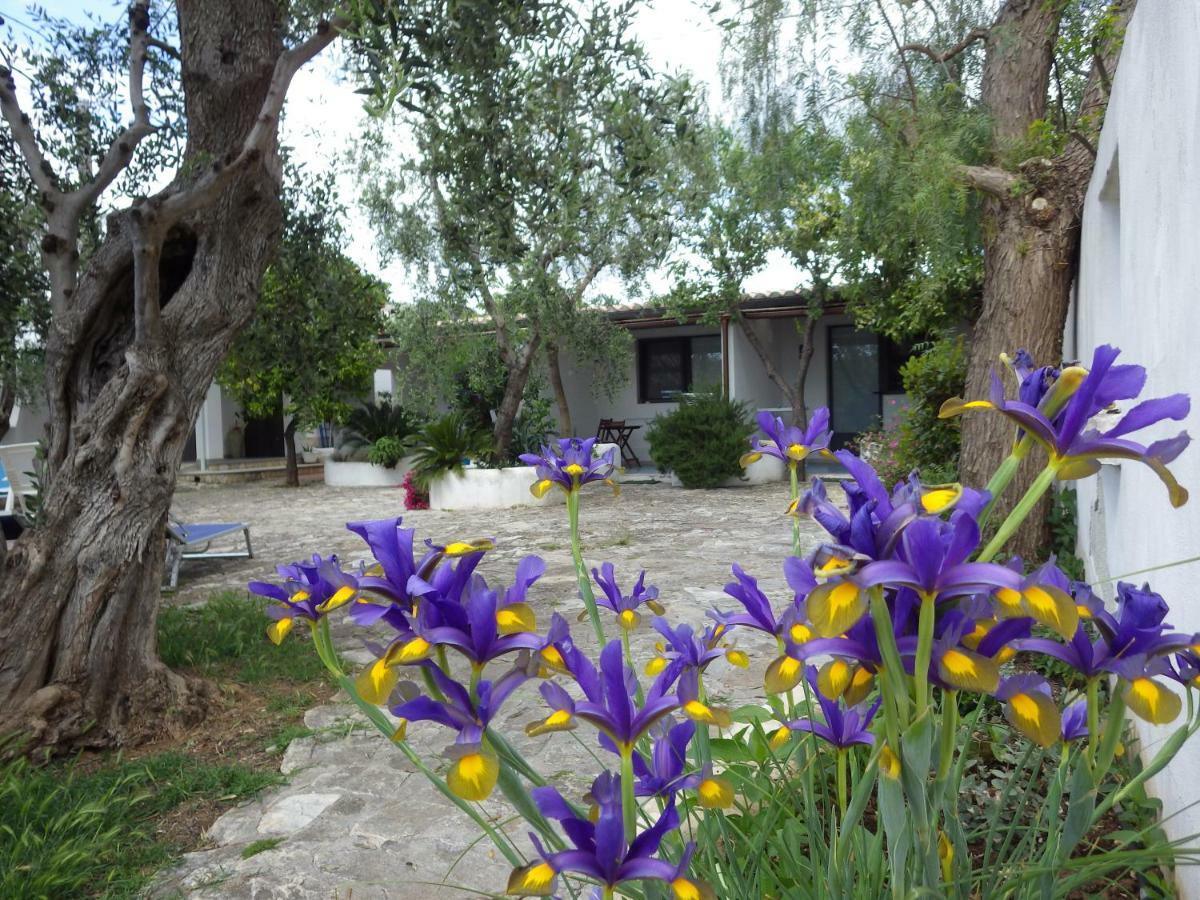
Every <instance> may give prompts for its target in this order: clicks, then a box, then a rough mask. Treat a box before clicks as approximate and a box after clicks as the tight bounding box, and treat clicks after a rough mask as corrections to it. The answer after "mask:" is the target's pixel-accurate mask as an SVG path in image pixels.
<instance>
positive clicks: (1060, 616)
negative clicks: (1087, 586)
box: [1022, 585, 1079, 641]
mask: <svg viewBox="0 0 1200 900" xmlns="http://www.w3.org/2000/svg"><path fill="white" fill-rule="evenodd" d="M1022 596H1023V598H1024V601H1025V609H1026V610H1027V611H1028V613H1029V615H1031V616H1033V618H1035V619H1036V620H1037V621H1039V622H1041V623H1042V624H1043V625H1045V626H1046V627H1048V628H1052V629H1054V631H1056V632H1057V633H1058V634H1059V635H1060V636H1061V637H1062V638H1063V640H1066V641H1069V640H1070V639H1071V638H1073V637H1074V636H1075V629H1077V628H1078V627H1079V610H1077V609H1076V608H1075V601H1074V600H1072V599H1071V598H1070V597H1069V596H1067V593H1066V592H1065V591H1063V590H1061V589H1059V588H1056V587H1052V586H1050V585H1046V586H1038V585H1034V586H1033V587H1029V588H1026V589H1025V591H1024V592H1023V595H1022Z"/></svg>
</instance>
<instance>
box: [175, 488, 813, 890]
mask: <svg viewBox="0 0 1200 900" xmlns="http://www.w3.org/2000/svg"><path fill="white" fill-rule="evenodd" d="M582 505H583V512H582V516H581V519H582V534H583V541H584V545H585V556H586V557H587V559H588V561H589V563H590V564H592V565H597V566H598V565H599V564H600V563H601V562H603V561H606V560H609V561H612V562H613V563H614V565H615V566H616V573H617V578H618V581H619V583H620V584H621V585H622V586H623V587H624V586H626V585H629V584H632V581H633V579H634V578H636V576H637V573H638V571H639V570H640V569H642V568H645V569H646V571H647V582H648V583H651V584H656V585H658V587H659V589H660V591H661V595H660V599H661V601H662V602H663V604H664V605H665V606H666V607H667V612H668V616H669V617H670V618H671V619H672V621H675V622H680V621H686V622H689V623H691V624H693V625H695V626H702V625H703V623H704V621H705V616H704V613H705V610H707V609H710V608H712V607H713V606H714V605H719V606H721V607H722V608H726V609H728V608H731V606H733V605H735V601H733V600H731V599H730V598H728V597H726V596H725V595H724V594H723V593H722V588H723V586H724V585H725V584H726V583H727V582H728V581H729V566H730V564H731V563H732V562H735V561H736V562H739V563H741V564H742V566H743V567H744V568H745V569H746V570H747V571H748V572H750V573H751V574H753V575H755V576H757V577H758V578H759V580H760V584H761V586H762V587H763V589H764V590H765V591H766V592H767V594H768V596H771V597H772V598H774V599H776V602H777V603H779V602H782V600H783V598H784V597H785V595H786V585H785V582H784V579H783V573H782V568H781V566H782V562H783V559H784V557H785V555H786V554H787V553H788V552H789V547H790V541H791V529H790V520H788V519H787V518H786V517H785V516H784V515H782V511H783V507H784V506H785V505H786V487H785V486H784V485H782V484H775V485H761V486H754V487H740V488H727V489H721V490H713V491H685V490H682V489H680V488H675V487H671V486H669V485H666V484H630V485H626V486H625V488H624V490H623V491H622V494H621V496H620V497H618V498H613V497H612V496H611V495H610V494H609V492H608V491H607V489H604V488H603V487H599V486H597V487H596V488H594V489H588V490H586V492H585V495H584V498H583V504H582ZM174 509H175V512H176V514H177V515H178V516H179V517H180V518H181V519H182V520H183V521H185V522H186V521H193V522H212V521H234V520H237V521H243V522H247V523H248V524H249V525H250V526H251V534H252V537H253V539H254V546H255V559H253V560H212V561H209V560H203V561H189V562H185V563H184V567H183V571H182V574H181V578H180V583H181V584H180V591H179V592H178V593H177V594H175V595H174V596H173V597H172V598H171V599H170V600H169V601H168V602H172V603H185V604H186V603H200V602H203V601H204V600H205V599H207V598H208V597H209V596H211V595H212V594H213V593H214V592H215V591H217V590H221V589H228V588H234V589H241V588H243V587H244V585H245V583H246V581H248V580H250V579H252V578H262V577H268V576H270V575H271V574H272V567H273V566H274V564H275V563H276V562H282V561H290V560H293V559H297V558H302V557H305V556H307V555H310V554H312V553H317V552H319V553H322V554H328V553H334V552H336V553H337V554H338V555H339V556H340V557H341V558H342V560H343V561H344V562H346V563H351V564H353V563H356V562H357V561H358V560H360V559H364V558H366V546H365V544H363V543H362V542H361V541H360V540H359V539H358V538H357V536H355V535H354V534H352V533H350V532H348V531H346V530H345V528H344V523H345V522H346V521H353V520H359V519H373V518H384V517H388V516H396V515H403V516H404V522H405V524H406V525H407V526H409V527H413V528H416V529H417V539H418V540H423V539H424V538H426V537H432V538H434V539H435V540H438V541H448V540H455V539H463V538H470V537H479V536H485V535H486V536H491V537H494V538H495V539H496V541H497V544H498V546H497V549H496V550H495V551H493V552H492V553H489V554H488V556H487V558H486V559H485V561H484V563H483V564H482V566H481V567H480V569H479V571H480V572H481V573H482V574H483V575H484V576H485V577H486V578H487V579H488V580H489V582H491V583H493V584H497V583H498V584H507V583H508V581H509V580H510V579H511V576H512V572H513V570H514V568H515V567H516V564H517V561H518V560H519V559H520V558H521V557H523V556H525V555H527V554H530V553H535V554H537V555H539V556H541V557H543V558H544V559H545V560H546V562H547V571H546V574H545V576H544V577H543V578H542V579H541V580H540V581H539V582H538V583H537V584H536V585H535V586H534V588H533V589H532V591H531V593H530V600H531V603H532V605H533V607H534V609H535V611H536V612H537V614H538V617H539V621H540V622H542V623H545V622H546V621H547V620H548V619H549V615H550V612H551V611H552V610H559V611H561V612H562V613H563V615H565V616H566V617H567V619H568V621H571V622H572V632H573V635H574V636H575V638H576V641H577V643H579V645H580V646H581V647H582V648H583V649H584V650H585V651H586V652H592V651H593V650H594V649H595V640H594V638H592V637H591V635H590V629H589V628H588V627H587V626H586V624H582V625H575V624H574V623H575V619H576V615H577V612H578V610H579V609H580V608H581V607H580V602H579V600H578V591H577V588H576V586H575V578H574V572H573V568H572V565H571V557H570V550H569V539H568V537H567V534H566V512H565V509H564V508H563V507H562V506H551V507H516V508H513V509H510V510H489V511H479V512H470V511H462V512H443V511H430V510H422V511H414V512H405V511H404V509H403V493H402V492H401V491H400V490H392V489H378V488H329V487H325V486H324V485H319V484H315V485H306V486H304V487H301V488H297V489H291V490H289V489H286V488H283V487H281V486H276V485H274V484H266V483H251V484H240V485H225V486H218V487H204V488H188V487H181V489H180V491H179V493H178V494H177V496H176V502H175V507H174ZM818 533H819V532H818V531H817V529H816V528H815V526H813V525H811V524H810V523H805V543H806V549H807V547H810V546H812V545H814V544H815V543H816V541H817V540H818V539H819V538H818ZM298 635H299V633H298V632H297V635H296V636H293V637H292V638H289V639H296V637H297V636H298ZM334 636H335V642H336V643H337V644H338V646H339V648H340V650H341V652H342V654H343V655H344V656H346V657H347V658H349V659H350V660H351V661H352V662H355V663H359V664H361V663H363V662H365V661H367V660H368V659H369V658H370V654H369V653H368V652H367V651H366V650H365V649H364V648H363V647H362V645H361V634H360V633H359V632H356V631H354V630H352V629H349V628H346V627H344V626H340V625H339V626H335V630H334ZM656 637H657V635H656V633H655V632H653V631H652V630H651V629H650V628H649V627H648V625H644V626H643V627H642V628H641V629H639V631H638V632H635V634H634V639H633V650H634V654H635V656H637V657H639V658H644V659H649V658H650V656H651V655H652V653H653V649H652V645H653V643H654V641H655V639H656ZM738 646H739V648H740V649H744V650H746V651H747V652H749V653H750V654H751V656H752V658H753V659H754V660H755V664H754V665H752V666H751V668H750V669H749V670H748V671H743V670H738V669H734V668H732V667H730V666H728V665H726V664H724V663H723V662H718V663H717V664H714V666H713V667H712V668H711V669H710V670H709V673H710V674H709V675H708V676H707V677H706V685H707V687H708V690H709V692H710V695H712V696H713V697H715V698H716V699H717V700H719V701H721V702H726V703H730V704H733V705H738V704H741V703H746V702H750V701H752V700H754V699H756V698H758V697H761V694H762V685H761V673H762V666H763V665H764V664H765V657H767V656H769V654H770V653H771V652H772V651H773V642H771V641H768V640H766V639H764V638H763V637H762V636H759V635H754V634H746V635H741V636H739V637H738ZM340 699H341V701H342V702H339V699H338V698H333V699H332V700H331V701H330V702H329V703H327V704H325V705H322V706H318V707H316V708H314V709H312V710H309V711H308V713H307V714H306V715H305V719H304V721H305V724H306V725H307V726H308V727H309V728H311V729H313V730H314V732H315V733H314V734H312V735H310V736H307V737H303V738H299V739H297V740H295V741H293V743H292V744H291V745H290V746H289V747H288V749H287V752H286V753H285V755H284V757H283V762H282V764H281V769H282V771H283V773H284V774H285V775H287V776H288V782H287V784H286V785H284V786H281V787H279V788H277V789H274V790H272V791H270V792H268V793H266V794H264V795H263V796H261V797H260V798H259V799H257V800H255V801H253V802H250V803H247V804H245V805H243V806H240V807H237V808H235V809H232V810H230V811H229V812H227V813H225V814H224V815H223V816H222V817H221V818H220V819H218V820H217V821H216V822H215V823H214V824H213V826H212V827H211V828H210V829H209V831H208V833H207V844H208V846H207V847H206V848H205V849H202V850H199V851H197V852H193V853H189V854H187V856H186V857H185V858H184V860H183V861H182V862H181V864H180V865H179V866H178V867H176V868H175V869H173V870H171V871H168V872H166V873H163V875H162V876H160V878H159V879H158V881H157V882H156V884H155V886H154V888H153V890H152V894H153V896H156V897H177V896H186V897H194V898H226V897H232V898H310V897H311V898H338V900H368V898H388V900H441V898H461V897H467V896H471V895H475V896H478V892H484V893H485V894H487V893H491V892H499V891H502V890H503V887H504V883H505V880H506V878H507V873H508V869H509V867H508V865H507V863H505V861H504V860H503V858H502V857H500V856H499V854H498V853H497V852H496V851H495V850H494V849H493V848H492V847H491V845H490V844H488V843H487V842H485V841H479V840H477V838H478V835H477V834H476V832H475V829H474V826H473V824H472V823H471V822H470V821H469V820H468V819H467V818H466V816H464V815H463V814H462V813H461V812H459V811H458V810H457V809H455V808H454V807H453V806H452V805H451V804H450V803H448V802H447V801H446V800H445V799H444V798H443V797H441V795H440V794H438V793H437V792H436V791H435V789H434V788H433V787H432V786H431V785H430V784H429V783H428V782H427V781H426V780H425V779H424V777H423V776H422V775H421V774H420V773H419V772H417V771H416V770H415V769H414V767H413V766H412V765H411V764H410V763H409V762H408V761H407V760H406V759H405V757H404V756H403V755H402V754H401V753H400V752H399V751H398V750H397V749H396V748H395V747H394V746H392V745H390V744H389V742H388V741H387V740H386V739H384V738H383V737H382V736H381V735H379V734H378V732H376V731H375V730H374V729H373V728H371V727H370V726H368V725H367V724H366V721H365V719H363V718H362V717H361V716H360V715H358V713H357V711H356V710H355V709H354V707H353V706H352V705H350V704H349V703H348V702H344V701H345V698H344V697H342V698H340ZM544 714H545V713H544V705H543V703H542V700H541V697H540V695H539V694H538V693H537V691H536V689H535V688H534V686H532V685H527V686H525V687H523V688H522V689H520V690H519V691H518V692H517V694H515V695H514V696H513V697H512V698H511V699H510V700H509V701H508V703H507V704H506V705H505V707H504V711H503V714H502V716H501V718H500V721H499V728H500V729H501V730H502V731H503V733H504V734H506V735H507V736H509V737H510V739H511V740H512V742H513V743H514V744H515V745H516V746H517V747H518V749H520V750H521V751H522V752H524V753H525V754H526V756H527V758H528V759H529V760H530V761H531V763H532V764H533V765H534V766H535V767H536V768H537V769H538V770H539V771H540V772H541V773H542V774H543V775H544V776H546V777H547V778H548V779H549V780H550V781H551V782H552V783H554V784H556V785H557V786H559V788H560V789H561V790H563V791H564V793H567V794H576V795H579V794H582V793H583V791H584V790H585V789H586V788H587V786H588V785H589V784H590V782H591V779H592V778H593V777H594V775H595V774H596V773H597V772H598V771H599V768H600V765H599V763H598V762H597V761H596V759H594V758H593V753H600V752H601V751H599V750H598V749H596V746H595V743H594V736H593V735H591V734H589V733H587V732H586V731H585V730H583V729H581V730H580V731H579V732H578V733H577V734H578V737H579V738H580V740H576V739H575V738H574V737H573V736H572V735H571V734H556V735H547V736H543V737H539V738H528V737H526V736H525V734H524V731H523V726H524V724H525V723H527V722H530V721H532V720H534V719H536V718H539V717H540V716H542V715H544ZM409 737H410V740H411V741H412V743H413V745H414V746H415V747H416V748H417V749H418V750H420V751H421V752H422V755H423V758H424V759H426V760H429V761H430V762H432V763H434V764H435V765H437V766H438V767H441V768H444V761H443V758H442V757H441V755H440V754H441V751H442V750H443V749H444V748H445V746H446V745H448V744H449V743H451V740H452V736H451V735H450V733H449V732H447V731H446V730H445V729H442V728H440V727H439V726H436V725H432V724H428V723H417V724H414V725H412V726H410V728H409ZM606 762H608V763H610V764H611V761H606ZM482 808H483V810H484V812H485V813H486V814H487V815H488V816H489V817H492V818H493V819H494V821H496V822H497V823H500V824H503V825H504V827H505V828H506V829H507V830H509V831H510V832H511V833H513V834H514V835H515V837H516V839H517V841H518V843H523V842H524V838H523V836H522V835H523V831H524V829H522V828H521V827H520V823H519V822H513V821H512V820H511V816H512V813H511V809H510V808H509V807H508V806H507V804H506V803H505V802H504V801H503V799H500V798H499V793H498V792H497V795H496V797H494V798H493V799H490V800H488V801H485V802H484V803H483V804H482ZM264 847H266V848H267V849H261V852H257V853H252V855H249V856H247V858H243V854H244V853H249V852H250V851H254V850H260V848H264ZM247 848H249V850H248V849H247Z"/></svg>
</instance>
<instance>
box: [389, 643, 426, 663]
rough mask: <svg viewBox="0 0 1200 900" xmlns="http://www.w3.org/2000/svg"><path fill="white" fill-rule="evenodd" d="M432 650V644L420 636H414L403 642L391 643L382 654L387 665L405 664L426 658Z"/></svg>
mask: <svg viewBox="0 0 1200 900" xmlns="http://www.w3.org/2000/svg"><path fill="white" fill-rule="evenodd" d="M432 652H433V645H432V644H431V643H429V641H427V640H425V638H422V637H414V638H412V639H411V640H408V641H406V642H404V643H403V644H393V645H392V646H390V647H388V651H387V653H385V654H384V657H383V658H384V660H385V662H386V664H387V665H389V666H407V665H411V664H412V663H417V662H420V661H421V660H423V659H428V658H429V654H430V653H432Z"/></svg>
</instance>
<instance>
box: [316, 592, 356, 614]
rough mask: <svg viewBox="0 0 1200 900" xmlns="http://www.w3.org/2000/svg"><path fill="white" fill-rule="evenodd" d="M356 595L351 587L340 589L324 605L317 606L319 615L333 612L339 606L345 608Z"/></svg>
mask: <svg viewBox="0 0 1200 900" xmlns="http://www.w3.org/2000/svg"><path fill="white" fill-rule="evenodd" d="M354 594H355V590H354V588H352V587H349V586H343V587H340V588H338V589H337V591H335V592H334V595H333V596H332V597H330V598H329V599H328V600H326V601H325V602H324V603H318V604H317V612H319V613H327V612H332V611H333V610H335V609H337V608H338V607H339V606H345V605H346V604H347V603H349V602H350V601H351V600H353V599H354Z"/></svg>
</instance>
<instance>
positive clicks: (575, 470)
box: [563, 463, 583, 478]
mask: <svg viewBox="0 0 1200 900" xmlns="http://www.w3.org/2000/svg"><path fill="white" fill-rule="evenodd" d="M563 471H564V472H566V473H567V474H568V475H570V476H571V477H572V478H578V477H579V476H580V475H582V474H583V466H581V465H580V464H579V463H570V464H569V465H565V466H563Z"/></svg>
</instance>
